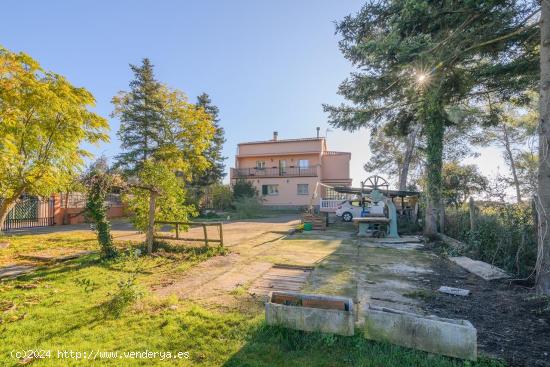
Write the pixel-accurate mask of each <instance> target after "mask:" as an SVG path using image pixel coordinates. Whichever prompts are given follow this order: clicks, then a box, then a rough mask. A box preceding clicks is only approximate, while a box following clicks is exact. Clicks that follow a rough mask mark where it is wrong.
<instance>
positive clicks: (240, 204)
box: [233, 197, 263, 219]
mask: <svg viewBox="0 0 550 367" xmlns="http://www.w3.org/2000/svg"><path fill="white" fill-rule="evenodd" d="M233 206H234V207H235V211H236V212H237V217H239V218H241V219H246V218H255V217H258V216H259V215H260V214H261V213H262V210H263V207H262V203H261V202H260V200H259V199H258V197H242V198H240V199H238V200H236V201H235V202H234V203H233Z"/></svg>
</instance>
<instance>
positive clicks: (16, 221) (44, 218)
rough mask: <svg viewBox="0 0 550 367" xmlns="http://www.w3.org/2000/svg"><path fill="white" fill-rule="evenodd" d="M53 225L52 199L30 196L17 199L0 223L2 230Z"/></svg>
mask: <svg viewBox="0 0 550 367" xmlns="http://www.w3.org/2000/svg"><path fill="white" fill-rule="evenodd" d="M53 225H54V199H53V198H38V197H36V196H30V197H25V198H22V199H20V200H18V201H17V204H15V206H14V207H13V209H12V210H10V212H9V213H8V216H7V218H6V220H5V221H4V223H3V225H2V230H4V231H9V230H10V229H19V228H30V227H46V226H53Z"/></svg>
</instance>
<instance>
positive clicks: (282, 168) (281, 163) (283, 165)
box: [279, 159, 286, 176]
mask: <svg viewBox="0 0 550 367" xmlns="http://www.w3.org/2000/svg"><path fill="white" fill-rule="evenodd" d="M285 173H286V161H285V160H284V159H283V160H280V161H279V176H284V175H285Z"/></svg>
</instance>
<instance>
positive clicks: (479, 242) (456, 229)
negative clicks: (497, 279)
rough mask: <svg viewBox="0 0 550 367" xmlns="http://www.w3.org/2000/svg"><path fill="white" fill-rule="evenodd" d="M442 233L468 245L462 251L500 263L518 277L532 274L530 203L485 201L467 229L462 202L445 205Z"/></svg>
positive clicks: (533, 243)
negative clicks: (487, 202) (455, 205)
mask: <svg viewBox="0 0 550 367" xmlns="http://www.w3.org/2000/svg"><path fill="white" fill-rule="evenodd" d="M445 233H446V234H447V235H448V236H450V237H453V238H456V239H458V240H460V241H462V242H464V243H466V244H467V245H468V246H467V248H466V249H465V251H464V254H465V255H467V256H470V257H473V258H477V259H480V260H483V261H485V262H488V263H490V264H493V265H496V266H498V267H501V268H503V269H505V270H507V271H509V272H511V273H513V274H515V275H517V276H519V277H522V278H527V277H530V276H532V275H534V267H535V262H536V256H537V238H536V228H535V221H534V216H533V209H532V207H531V205H529V204H526V203H520V204H498V203H497V204H495V203H490V204H485V205H483V206H481V207H480V208H479V211H478V213H477V215H476V229H475V231H473V232H472V231H470V217H469V211H468V209H467V207H466V206H463V207H460V208H457V209H450V208H449V209H448V212H447V213H446V220H445Z"/></svg>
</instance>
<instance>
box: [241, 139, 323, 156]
mask: <svg viewBox="0 0 550 367" xmlns="http://www.w3.org/2000/svg"><path fill="white" fill-rule="evenodd" d="M324 141H325V140H324V139H323V138H319V139H296V140H291V141H281V142H276V141H273V142H270V141H266V142H260V143H254V144H249V143H245V144H239V150H238V153H237V156H239V157H241V156H247V155H277V154H282V155H285V154H288V153H306V152H311V153H314V152H321V151H322V150H323V148H324Z"/></svg>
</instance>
